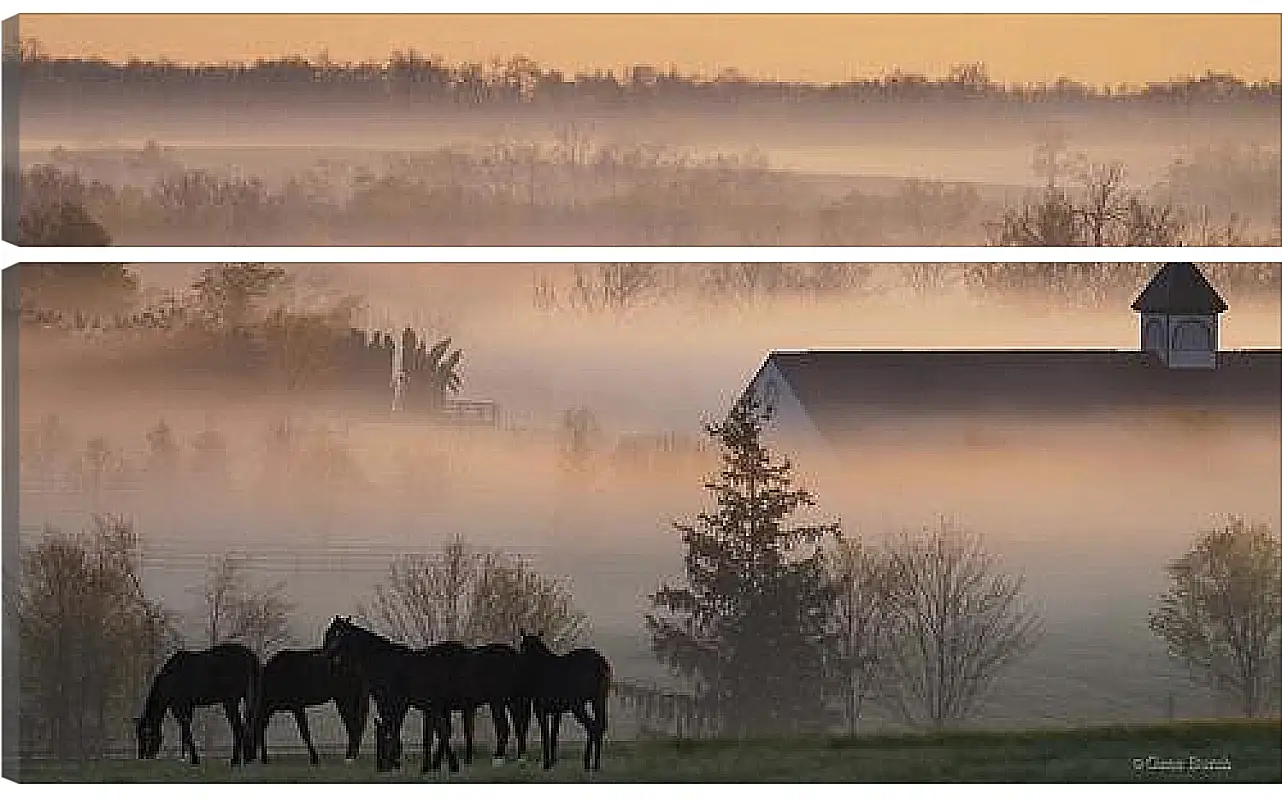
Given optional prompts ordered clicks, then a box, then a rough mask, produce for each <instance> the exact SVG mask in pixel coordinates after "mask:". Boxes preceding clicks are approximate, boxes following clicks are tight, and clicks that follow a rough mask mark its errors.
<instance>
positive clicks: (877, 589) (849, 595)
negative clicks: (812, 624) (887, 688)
mask: <svg viewBox="0 0 1282 800" xmlns="http://www.w3.org/2000/svg"><path fill="white" fill-rule="evenodd" d="M827 568H828V573H829V577H830V579H831V580H832V583H833V588H834V609H833V621H834V623H835V625H834V628H835V636H834V640H833V645H834V646H833V652H832V660H833V663H832V665H831V666H832V670H831V672H832V676H833V678H834V679H835V683H836V688H837V694H838V695H839V696H840V697H841V699H842V706H843V708H842V710H843V712H844V715H845V718H846V726H847V732H848V733H849V734H850V735H851V736H854V735H855V734H856V733H858V725H859V717H860V714H861V713H862V711H863V705H864V701H865V700H866V699H867V698H868V696H869V694H870V693H871V692H872V690H873V689H874V687H875V686H876V682H877V677H878V670H879V669H880V667H881V666H882V661H883V659H884V658H885V653H886V646H887V644H888V641H889V635H890V632H891V623H892V621H893V618H892V608H891V604H890V600H891V597H890V593H889V591H888V590H889V588H890V580H889V577H890V570H889V563H888V560H887V559H886V558H885V557H884V556H882V554H881V553H879V552H877V551H875V550H873V549H871V548H870V547H868V546H867V545H865V544H864V543H863V542H861V541H860V540H858V539H844V538H843V539H841V540H840V541H838V542H837V543H836V545H834V547H833V549H832V550H831V551H830V552H829V553H828V554H827Z"/></svg>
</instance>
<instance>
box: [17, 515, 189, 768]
mask: <svg viewBox="0 0 1282 800" xmlns="http://www.w3.org/2000/svg"><path fill="white" fill-rule="evenodd" d="M17 570H18V575H17V580H16V581H15V583H14V584H13V586H12V594H10V589H11V587H10V584H9V581H8V580H6V581H5V584H6V597H5V604H4V605H5V613H6V615H9V614H12V615H13V620H14V621H15V622H16V627H17V632H18V642H17V643H16V647H15V648H14V650H15V651H16V654H17V655H16V657H17V663H18V674H17V675H16V676H12V677H13V678H14V680H15V681H16V685H17V687H18V708H17V709H16V710H13V711H11V712H10V713H17V714H18V715H19V719H20V720H21V722H20V723H19V726H18V729H19V735H20V739H21V747H22V748H23V751H24V752H31V751H33V750H34V751H36V752H42V753H47V754H51V755H53V756H55V757H58V758H88V757H95V756H101V755H103V754H105V752H106V751H107V749H108V748H109V747H110V746H111V745H112V744H113V743H119V735H118V734H117V735H113V731H120V730H122V727H123V726H122V725H121V723H120V720H121V719H128V718H129V717H130V716H132V715H133V714H136V713H137V708H138V703H139V702H140V700H141V698H142V697H143V696H144V695H145V693H146V691H147V686H148V684H149V683H150V681H151V678H152V676H153V675H154V674H155V672H156V671H157V670H158V669H159V667H160V665H161V663H163V661H164V659H165V658H167V657H168V656H169V654H170V653H171V652H172V651H173V650H174V649H176V648H177V647H178V646H179V644H180V639H179V636H178V633H177V631H176V629H175V627H174V617H173V615H172V614H171V613H170V612H169V611H167V610H166V609H165V608H164V607H163V606H162V605H161V604H160V603H159V602H157V601H155V600H153V599H152V598H150V597H148V596H147V594H146V593H145V592H144V590H143V588H142V581H141V579H140V577H139V575H140V571H141V552H140V542H139V538H138V535H137V532H136V530H135V529H134V527H133V525H132V523H130V522H129V521H127V520H125V519H123V518H120V517H113V516H94V517H93V518H92V522H91V526H90V528H89V530H88V531H85V532H82V533H63V532H61V531H59V530H56V529H54V528H50V527H46V528H45V535H44V537H43V538H42V539H41V540H40V541H39V542H38V543H36V544H35V545H33V546H31V547H28V548H24V549H23V551H22V554H21V557H20V560H19V564H18V565H17ZM6 649H7V648H6Z"/></svg>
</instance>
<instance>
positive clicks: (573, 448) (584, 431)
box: [559, 408, 602, 472]
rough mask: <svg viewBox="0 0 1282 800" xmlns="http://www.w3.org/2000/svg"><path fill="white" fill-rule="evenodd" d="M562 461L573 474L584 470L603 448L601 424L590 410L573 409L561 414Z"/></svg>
mask: <svg viewBox="0 0 1282 800" xmlns="http://www.w3.org/2000/svg"><path fill="white" fill-rule="evenodd" d="M559 434H560V436H559V438H560V439H561V446H560V449H561V459H562V464H563V465H564V466H565V468H566V469H568V470H570V471H571V472H580V471H582V470H584V469H585V468H586V467H587V466H588V464H589V463H590V462H591V460H592V457H593V456H594V455H595V454H596V453H597V451H598V449H599V448H600V446H601V438H602V435H601V423H600V422H599V421H598V420H597V417H596V414H595V413H593V411H592V409H590V408H571V409H567V410H566V411H564V412H563V413H562V414H561V430H560V432H559Z"/></svg>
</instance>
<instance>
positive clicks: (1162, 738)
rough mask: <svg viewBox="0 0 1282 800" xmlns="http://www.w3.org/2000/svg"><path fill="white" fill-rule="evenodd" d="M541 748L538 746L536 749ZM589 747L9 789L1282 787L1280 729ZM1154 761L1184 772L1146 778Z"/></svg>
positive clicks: (25, 775)
mask: <svg viewBox="0 0 1282 800" xmlns="http://www.w3.org/2000/svg"><path fill="white" fill-rule="evenodd" d="M535 745H536V746H537V737H536V739H535ZM581 748H582V745H581V744H580V743H579V742H571V743H568V744H566V745H563V746H562V748H561V753H560V761H559V763H558V764H557V766H556V768H555V769H554V770H552V771H551V772H544V771H543V770H542V769H540V768H539V767H538V766H537V765H536V764H534V763H526V764H516V763H511V762H509V763H508V764H506V765H503V766H501V767H494V766H491V764H490V759H489V756H488V753H486V752H485V749H484V746H483V745H482V747H481V748H480V749H481V752H480V754H479V755H478V757H477V758H476V759H475V761H474V763H473V765H472V766H471V767H466V766H465V767H464V768H463V771H462V772H460V773H457V774H455V775H451V776H449V777H442V776H440V775H434V774H433V775H426V776H424V775H422V774H420V772H419V768H420V765H421V755H422V754H421V752H420V751H417V750H416V749H407V750H408V752H407V759H406V765H405V767H404V769H402V770H401V771H400V772H399V773H395V774H379V773H376V772H375V771H374V768H373V762H372V759H371V758H370V757H369V755H365V756H363V757H362V758H361V759H360V760H359V761H357V762H355V763H352V764H348V763H345V762H344V761H343V760H342V758H341V757H340V756H339V755H337V754H333V753H323V754H322V757H321V764H320V765H319V766H317V767H312V766H310V765H309V764H308V763H307V759H306V757H305V756H300V755H293V754H290V755H282V756H279V757H277V758H276V759H274V760H273V762H272V763H270V764H267V765H263V764H253V765H251V766H249V767H247V768H235V769H233V768H232V767H230V766H229V765H228V764H227V763H226V760H225V758H224V757H223V754H222V753H218V754H217V756H216V757H215V758H206V759H205V760H204V761H203V762H202V763H201V764H200V766H198V767H192V766H189V765H187V764H185V763H179V762H175V761H172V760H157V761H147V762H144V761H137V760H114V761H101V762H95V763H92V764H86V765H69V764H59V763H55V762H48V761H45V762H27V763H24V764H23V765H22V766H21V767H20V768H19V771H18V774H10V775H7V776H6V777H10V778H13V779H16V780H19V781H20V782H37V783H42V782H143V781H145V782H164V783H177V782H192V781H195V782H216V781H248V782H255V783H264V782H285V783H293V782H323V783H338V782H351V781H357V782H392V781H425V782H431V783H440V782H451V783H453V782H509V781H512V782H521V781H585V780H586V781H591V782H643V783H705V782H707V783H712V782H741V783H759V782H772V781H782V782H797V783H804V782H818V783H846V782H861V783H916V782H935V781H951V782H995V783H1002V782H1040V783H1046V782H1049V783H1059V782H1074V781H1086V782H1095V783H1117V782H1123V783H1124V782H1152V781H1181V782H1183V781H1205V782H1212V783H1216V782H1223V781H1247V782H1255V783H1259V782H1274V783H1275V782H1282V721H1279V720H1271V721H1266V722H1200V723H1175V724H1165V725H1144V726H1112V727H1100V728H1081V729H1075V730H1062V731H1020V732H992V733H990V732H958V733H941V734H928V735H904V736H877V737H868V738H864V739H857V740H850V739H837V738H834V739H823V738H813V739H797V740H778V741H745V742H738V741H727V740H702V741H695V740H665V741H640V742H611V741H608V740H607V741H606V745H605V750H604V756H603V759H602V767H603V769H602V771H601V772H600V773H599V774H596V775H592V776H585V773H584V772H583V767H582V760H581V759H582V752H583V751H582V749H581ZM1150 756H1155V757H1157V758H1159V759H1162V760H1163V761H1164V762H1167V763H1168V764H1169V763H1173V762H1178V763H1180V764H1181V765H1183V766H1184V768H1183V769H1180V770H1150V769H1136V768H1135V766H1134V763H1133V762H1134V760H1136V759H1141V760H1143V759H1147V758H1149V757H1150ZM1190 756H1194V757H1196V758H1198V759H1226V758H1227V759H1228V760H1229V763H1230V764H1231V769H1229V770H1214V771H1212V770H1205V769H1200V770H1190V769H1188V768H1187V765H1188V763H1189V757H1190Z"/></svg>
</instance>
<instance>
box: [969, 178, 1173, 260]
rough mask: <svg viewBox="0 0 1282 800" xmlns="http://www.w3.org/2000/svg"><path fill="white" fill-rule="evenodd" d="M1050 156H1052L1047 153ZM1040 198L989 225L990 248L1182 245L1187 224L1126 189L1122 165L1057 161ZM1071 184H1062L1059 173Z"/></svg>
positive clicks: (1162, 205) (1168, 206) (1169, 210)
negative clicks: (1065, 176)
mask: <svg viewBox="0 0 1282 800" xmlns="http://www.w3.org/2000/svg"><path fill="white" fill-rule="evenodd" d="M1047 158H1050V156H1049V155H1048V156H1047ZM1045 169H1046V170H1048V179H1047V186H1046V188H1045V190H1043V192H1042V193H1041V195H1040V196H1037V197H1034V198H1032V199H1030V200H1027V201H1025V203H1024V204H1023V205H1021V206H1018V207H1016V208H1009V209H1007V210H1005V211H1004V212H1003V213H1002V216H1001V218H1000V219H999V220H996V221H994V222H990V223H986V224H985V228H986V230H987V232H988V239H989V242H990V243H991V244H994V245H1000V246H1015V247H1077V246H1085V247H1113V246H1119V247H1120V246H1126V247H1141V246H1143V247H1163V246H1171V245H1175V244H1178V243H1179V238H1180V234H1181V232H1182V231H1183V228H1184V223H1183V221H1182V220H1181V219H1180V216H1179V215H1178V214H1177V213H1176V211H1175V208H1174V207H1173V206H1172V205H1171V204H1170V203H1169V202H1161V201H1157V200H1149V199H1146V198H1145V197H1144V195H1143V194H1142V193H1140V192H1139V191H1137V190H1132V189H1127V188H1126V186H1125V179H1126V168H1125V166H1124V165H1122V164H1121V163H1120V162H1109V163H1104V164H1097V163H1091V162H1089V161H1087V160H1086V159H1085V158H1082V157H1078V158H1077V159H1075V160H1070V161H1069V163H1067V164H1061V163H1060V162H1058V161H1056V162H1055V166H1054V167H1050V166H1047V167H1045ZM1065 173H1067V175H1068V176H1069V177H1071V178H1072V186H1070V187H1064V186H1061V185H1060V184H1059V182H1058V181H1059V178H1060V176H1061V175H1064V174H1065Z"/></svg>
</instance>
